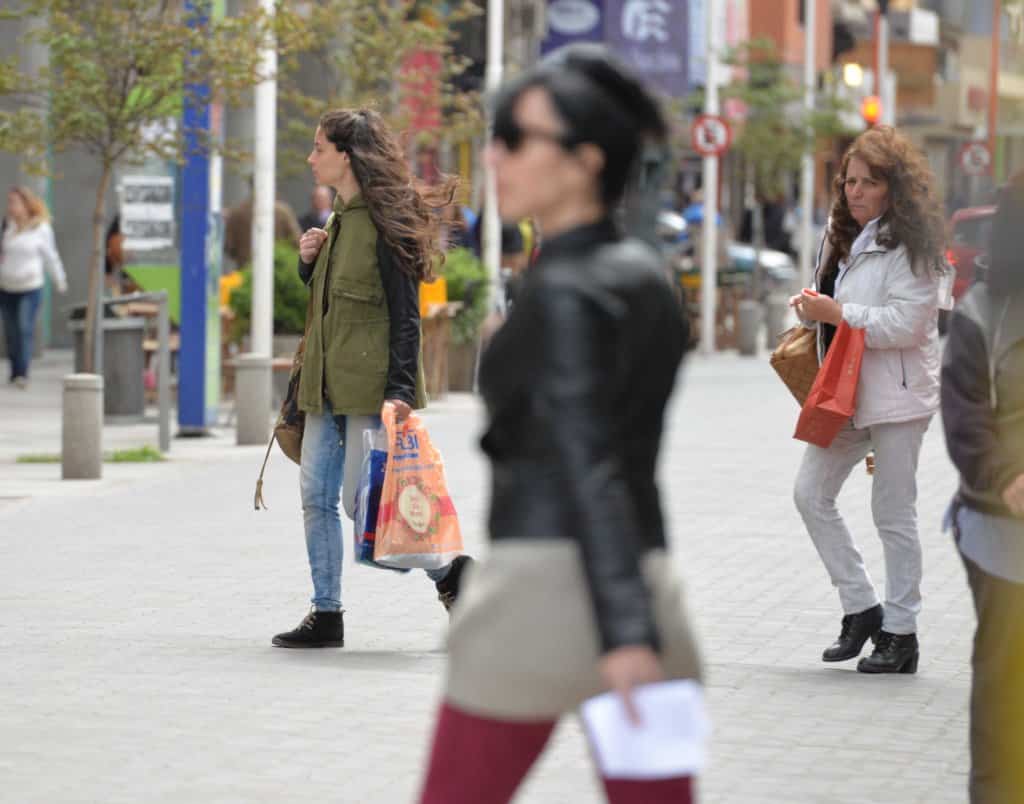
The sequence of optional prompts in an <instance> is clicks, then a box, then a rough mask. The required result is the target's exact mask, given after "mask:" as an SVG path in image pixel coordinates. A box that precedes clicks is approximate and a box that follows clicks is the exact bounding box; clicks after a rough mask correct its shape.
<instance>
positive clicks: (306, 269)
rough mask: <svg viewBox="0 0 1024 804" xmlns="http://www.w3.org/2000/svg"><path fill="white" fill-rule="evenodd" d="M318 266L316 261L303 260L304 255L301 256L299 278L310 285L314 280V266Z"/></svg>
mask: <svg viewBox="0 0 1024 804" xmlns="http://www.w3.org/2000/svg"><path fill="white" fill-rule="evenodd" d="M315 267H316V262H315V261H314V262H303V261H302V257H299V268H298V271H299V279H301V280H302V282H303V284H305V285H308V284H309V283H310V282H312V281H313V268H315Z"/></svg>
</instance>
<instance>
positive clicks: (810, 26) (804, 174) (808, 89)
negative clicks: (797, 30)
mask: <svg viewBox="0 0 1024 804" xmlns="http://www.w3.org/2000/svg"><path fill="white" fill-rule="evenodd" d="M817 6H818V3H817V0H806V4H805V9H806V10H805V12H804V110H805V112H806V113H807V117H808V126H807V136H808V140H809V142H808V143H807V150H806V152H805V153H804V159H803V170H802V171H801V174H800V201H801V206H800V209H801V213H800V286H801V287H804V288H806V287H810V285H811V273H812V271H813V270H814V267H813V266H812V265H811V261H812V260H813V259H814V242H813V240H812V236H813V235H812V228H813V225H814V146H815V143H814V140H813V137H814V132H813V131H812V130H811V126H810V116H811V114H813V112H814V97H815V90H816V89H817V75H818V59H817V48H816V46H815V43H816V39H817V32H818V31H817V13H816V12H817Z"/></svg>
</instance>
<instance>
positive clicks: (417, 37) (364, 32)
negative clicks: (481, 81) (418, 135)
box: [277, 0, 483, 175]
mask: <svg viewBox="0 0 1024 804" xmlns="http://www.w3.org/2000/svg"><path fill="white" fill-rule="evenodd" d="M480 13H481V11H480V9H479V8H478V7H477V5H476V4H475V3H474V2H473V0H447V2H441V1H440V0H320V2H317V3H309V4H306V5H305V8H303V9H302V10H301V11H298V10H295V11H291V10H288V9H286V8H282V9H281V10H280V11H279V13H278V18H277V31H278V41H279V42H280V43H281V44H282V45H283V46H284V48H285V50H286V53H285V54H283V55H282V57H281V60H280V65H279V66H280V75H279V80H278V99H279V106H278V116H279V122H278V142H279V146H278V169H279V170H280V171H281V173H282V175H306V174H307V173H308V169H309V168H308V166H307V165H306V163H305V157H306V155H307V154H308V152H309V148H310V146H311V144H312V141H313V127H314V125H315V123H316V120H317V119H318V118H319V117H320V115H321V114H322V113H323V112H324V111H325V110H327V109H331V108H338V107H371V108H374V109H376V110H377V111H378V112H380V114H381V115H383V116H384V118H385V119H386V120H387V121H388V122H389V123H390V124H391V126H392V127H393V129H394V130H395V131H397V132H406V131H408V130H409V129H410V123H411V120H410V118H409V106H410V100H412V102H413V103H414V104H415V103H417V102H419V103H423V104H425V105H436V106H437V107H438V108H440V109H441V110H442V128H443V130H444V134H445V135H446V136H447V137H449V138H450V139H451V140H453V141H460V140H467V139H469V138H470V137H472V136H473V135H474V134H477V133H479V132H480V131H481V130H482V126H483V122H482V116H481V111H480V99H479V96H478V93H476V92H464V91H460V90H459V89H457V88H456V86H455V84H454V81H455V79H456V78H457V77H458V76H459V75H460V74H461V73H462V72H463V71H464V70H465V69H466V66H467V62H466V60H465V59H462V58H459V57H458V56H457V55H456V54H455V53H454V47H453V45H454V42H455V40H456V37H457V27H458V26H459V25H460V24H461V23H463V22H465V21H466V20H468V19H471V18H473V17H475V16H478V15H479V14H480ZM342 21H343V22H342ZM421 53H430V54H436V56H437V57H438V58H439V59H440V67H441V74H440V80H439V81H433V80H428V77H427V76H425V75H422V74H419V73H417V72H415V71H411V70H409V69H408V67H407V64H408V59H409V58H410V56H413V55H415V54H421ZM302 64H305V65H307V66H308V65H310V64H313V65H315V67H316V69H317V72H318V73H319V74H320V75H321V76H322V85H321V87H320V88H319V89H320V91H317V92H314V93H311V94H306V93H304V92H303V91H301V89H300V88H299V86H298V83H297V80H296V79H297V76H298V72H299V67H300V65H302Z"/></svg>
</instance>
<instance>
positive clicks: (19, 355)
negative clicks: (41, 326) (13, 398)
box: [0, 288, 43, 380]
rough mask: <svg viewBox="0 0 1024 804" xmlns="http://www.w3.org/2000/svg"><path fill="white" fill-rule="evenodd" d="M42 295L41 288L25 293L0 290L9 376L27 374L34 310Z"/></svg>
mask: <svg viewBox="0 0 1024 804" xmlns="http://www.w3.org/2000/svg"><path fill="white" fill-rule="evenodd" d="M42 298H43V289H42V288H38V289H37V290H29V291H26V292H25V293H8V292H7V291H4V290H0V318H3V322H4V340H5V341H6V342H7V356H8V357H9V358H10V360H11V379H12V380H16V379H18V378H19V377H28V365H29V363H30V362H31V361H32V346H33V344H32V339H33V336H34V335H35V329H36V313H38V312H39V302H40V301H42Z"/></svg>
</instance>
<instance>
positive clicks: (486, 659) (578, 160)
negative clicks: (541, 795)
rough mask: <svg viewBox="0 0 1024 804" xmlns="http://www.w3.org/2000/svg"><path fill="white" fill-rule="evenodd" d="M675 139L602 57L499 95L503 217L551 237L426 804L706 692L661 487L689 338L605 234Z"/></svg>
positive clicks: (502, 341)
mask: <svg viewBox="0 0 1024 804" xmlns="http://www.w3.org/2000/svg"><path fill="white" fill-rule="evenodd" d="M665 136H666V123H665V120H664V118H663V117H662V114H661V112H660V110H659V109H658V106H657V104H656V103H655V101H654V100H653V99H652V98H651V96H650V95H649V94H648V92H647V91H646V90H645V89H644V88H643V86H642V85H641V84H640V83H639V82H638V81H637V80H636V79H635V78H633V77H632V76H631V75H630V74H628V73H627V72H626V71H625V70H624V69H623V68H621V67H620V66H619V65H618V64H617V63H615V62H614V61H612V60H611V59H610V58H609V57H608V56H607V54H606V52H605V51H604V50H603V49H601V48H598V47H595V46H573V47H570V48H567V49H565V50H563V51H560V52H558V53H556V54H554V55H553V56H552V57H551V58H549V59H548V60H547V61H545V62H543V63H542V64H541V65H539V66H538V67H536V68H534V69H533V70H531V71H529V72H527V73H526V74H524V75H522V76H521V77H519V78H518V79H517V80H516V81H515V82H514V83H513V84H511V85H510V86H508V87H506V88H505V89H504V91H503V92H502V93H501V95H500V96H499V98H498V99H497V108H496V113H495V126H494V132H493V142H492V144H491V146H490V148H489V150H488V154H487V158H488V160H489V162H490V164H491V166H492V168H493V169H494V171H495V173H496V177H497V185H498V197H499V204H500V214H501V217H502V219H503V220H516V219H520V218H523V217H526V216H532V217H533V218H535V220H536V221H537V222H538V224H539V228H540V231H541V234H542V236H543V238H544V240H543V246H542V248H541V251H540V256H539V258H538V261H537V263H536V264H535V265H534V266H533V267H532V268H531V270H530V271H529V272H528V273H527V274H525V276H524V280H523V286H522V290H521V293H520V294H519V296H518V299H517V304H516V306H515V308H514V310H513V311H512V314H511V315H510V317H509V319H508V321H507V322H506V323H505V325H504V326H503V327H502V328H501V329H500V330H499V331H498V332H497V333H496V335H495V336H494V338H493V340H492V341H491V343H490V345H489V347H488V349H487V351H486V353H485V355H484V358H483V362H482V365H481V369H480V387H481V391H482V394H483V397H484V400H485V402H486V405H487V410H488V414H489V426H488V428H487V431H486V434H485V435H484V437H483V441H482V445H483V448H484V451H485V452H486V453H487V455H488V457H489V458H490V460H491V466H492V473H493V478H492V482H493V486H492V500H491V510H490V533H491V539H492V544H491V548H490V552H489V555H488V557H487V558H486V560H484V561H482V562H481V564H480V566H479V568H474V569H473V570H471V572H470V573H469V574H468V576H467V579H466V582H465V585H464V587H463V589H462V592H461V594H460V598H459V602H458V604H457V605H456V606H455V608H454V610H453V616H452V625H451V631H450V635H449V654H450V656H449V668H448V679H447V684H446V688H445V701H444V705H443V707H442V710H441V713H440V718H439V722H438V725H437V731H436V734H435V738H434V745H433V752H432V756H431V761H430V767H429V770H428V778H427V780H426V785H425V789H424V792H423V795H422V798H421V801H422V802H424V803H425V804H442V803H443V804H463V802H464V803H465V804H470V802H471V803H472V804H496V803H497V802H506V801H508V800H509V799H510V798H511V797H512V795H513V794H514V792H515V789H516V787H517V786H518V784H519V782H520V781H521V780H522V778H523V776H524V775H525V774H526V772H527V771H528V770H529V768H530V766H531V765H532V764H533V762H534V760H535V759H536V758H537V756H538V755H539V754H540V752H541V751H542V750H543V748H544V745H545V743H546V742H547V739H548V737H549V735H550V733H551V731H552V729H553V728H554V726H555V724H556V723H557V721H558V719H559V717H560V716H561V715H563V714H565V713H567V712H571V711H573V710H574V709H576V708H577V707H578V706H579V705H580V704H581V703H582V702H583V701H584V700H586V699H587V698H590V697H592V696H595V695H598V694H600V693H602V692H605V691H607V690H613V691H615V692H617V693H619V694H620V695H621V696H622V700H623V702H624V704H625V706H626V711H627V712H628V713H629V715H630V716H631V717H632V718H633V719H634V720H635V719H636V717H637V710H636V708H635V706H634V698H633V696H632V690H633V688H634V687H637V686H639V685H643V684H647V683H652V682H657V681H661V680H663V679H680V678H681V679H687V678H697V677H698V676H699V673H700V670H699V660H698V658H697V654H696V649H695V647H694V643H693V639H692V637H691V634H690V630H689V627H688V625H687V621H686V617H685V615H684V613H683V606H682V597H681V591H680V588H679V584H678V581H677V580H676V578H675V577H674V574H673V572H672V568H671V564H670V560H669V558H668V556H667V553H666V545H665V529H664V524H663V519H662V512H661V506H660V502H659V496H658V489H657V486H656V485H655V478H654V475H655V464H656V463H657V457H658V448H659V444H660V441H661V433H662V420H663V417H664V412H665V406H666V403H667V401H668V398H669V396H670V394H671V392H672V388H673V385H674V383H675V378H676V372H677V369H678V367H679V364H680V361H681V360H682V357H683V353H684V351H685V348H686V344H687V327H686V324H685V321H684V318H683V315H682V310H681V308H680V306H679V304H678V302H677V301H676V298H675V296H674V294H673V291H672V287H671V285H670V283H669V281H668V279H667V274H666V272H665V270H664V267H663V265H662V263H661V261H660V259H659V257H658V255H657V254H656V253H655V252H654V251H653V250H652V249H650V248H648V247H647V246H646V245H645V244H643V243H641V242H639V241H635V240H629V239H624V238H623V237H622V235H621V234H620V232H619V231H618V230H617V227H616V225H615V223H613V221H612V219H611V213H612V211H613V210H615V209H616V207H618V205H619V203H620V201H621V200H622V198H623V196H624V194H625V193H626V190H627V187H629V186H630V184H631V181H632V180H633V179H635V178H636V177H637V174H638V170H639V166H640V157H641V153H642V150H643V148H644V147H645V146H648V147H651V146H653V145H657V144H663V142H664V139H665ZM604 785H605V790H606V793H607V795H608V798H609V800H610V801H612V802H620V803H626V802H645V804H656V803H657V802H674V803H678V802H689V801H691V792H690V791H691V780H690V778H689V777H688V776H686V775H677V776H674V777H671V778H660V779H653V780H652V779H644V780H638V779H621V778H617V779H604Z"/></svg>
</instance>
